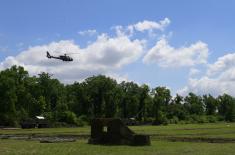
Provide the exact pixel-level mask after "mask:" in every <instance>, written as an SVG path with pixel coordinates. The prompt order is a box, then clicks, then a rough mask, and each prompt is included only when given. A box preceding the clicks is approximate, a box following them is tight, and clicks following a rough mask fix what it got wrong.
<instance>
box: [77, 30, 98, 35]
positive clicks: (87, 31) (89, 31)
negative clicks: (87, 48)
mask: <svg viewBox="0 0 235 155" xmlns="http://www.w3.org/2000/svg"><path fill="white" fill-rule="evenodd" d="M78 34H80V35H82V36H86V35H88V36H93V35H96V34H97V31H96V30H95V29H92V30H85V31H79V32H78Z"/></svg>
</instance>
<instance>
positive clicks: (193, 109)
mask: <svg viewBox="0 0 235 155" xmlns="http://www.w3.org/2000/svg"><path fill="white" fill-rule="evenodd" d="M184 102H185V103H184V106H185V108H186V110H187V111H188V112H189V114H195V115H202V114H203V113H204V105H203V102H202V98H201V96H197V95H196V94H194V93H192V92H190V93H189V94H188V96H186V97H185V98H184Z"/></svg>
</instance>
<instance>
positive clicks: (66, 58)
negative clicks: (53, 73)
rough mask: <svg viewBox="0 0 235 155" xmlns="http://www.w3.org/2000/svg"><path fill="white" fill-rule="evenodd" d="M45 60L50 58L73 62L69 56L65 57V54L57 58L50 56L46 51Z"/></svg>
mask: <svg viewBox="0 0 235 155" xmlns="http://www.w3.org/2000/svg"><path fill="white" fill-rule="evenodd" d="M47 58H49V59H51V58H54V59H60V60H62V61H73V58H71V57H70V56H67V55H66V54H64V55H59V56H58V57H56V56H52V55H50V53H49V52H48V51H47Z"/></svg>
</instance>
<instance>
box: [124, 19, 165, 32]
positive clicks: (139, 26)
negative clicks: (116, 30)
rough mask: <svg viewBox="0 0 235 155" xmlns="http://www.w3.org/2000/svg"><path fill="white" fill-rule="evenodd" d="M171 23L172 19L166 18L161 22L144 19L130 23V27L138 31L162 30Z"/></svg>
mask: <svg viewBox="0 0 235 155" xmlns="http://www.w3.org/2000/svg"><path fill="white" fill-rule="evenodd" d="M169 24H170V20H169V19H168V18H165V19H164V20H161V21H159V22H155V21H149V20H144V21H142V22H138V23H136V24H133V25H129V26H128V27H129V29H132V28H133V29H135V30H136V31H140V32H143V31H146V30H161V31H163V30H164V29H165V28H166V27H167V26H168V25H169Z"/></svg>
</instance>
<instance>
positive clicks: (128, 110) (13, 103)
mask: <svg viewBox="0 0 235 155" xmlns="http://www.w3.org/2000/svg"><path fill="white" fill-rule="evenodd" d="M38 115H43V116H45V117H46V118H47V119H48V120H49V121H50V122H51V123H53V124H61V126H63V124H64V125H66V124H69V125H80V126H82V125H84V124H89V122H90V119H92V118H94V117H106V118H109V117H119V118H123V119H130V118H135V119H136V120H137V121H138V122H140V123H142V124H143V123H150V121H152V123H153V124H168V123H174V124H176V123H207V122H217V121H229V122H234V121H235V98H234V97H232V96H230V95H228V94H223V95H220V96H218V97H213V96H211V95H210V94H206V95H203V96H199V95H196V94H194V93H192V92H190V93H189V94H188V95H187V96H185V97H183V96H180V95H178V94H176V96H175V97H172V95H171V92H170V90H169V89H168V88H166V87H162V86H158V87H155V88H154V89H151V88H150V87H149V86H148V85H146V84H143V85H138V84H136V83H134V82H125V81H123V82H121V83H117V81H116V80H114V79H112V78H109V77H106V76H104V75H98V76H92V77H89V78H87V79H85V80H84V81H83V82H75V83H73V84H67V85H64V84H62V83H61V82H60V81H59V80H57V79H54V78H53V77H52V75H50V74H48V73H44V72H42V73H40V74H39V75H38V76H33V77H31V76H29V74H28V72H27V71H25V70H24V68H23V67H20V66H12V67H11V68H9V69H5V70H2V71H1V72H0V126H18V125H19V124H20V122H21V121H22V120H24V119H27V118H35V116H38Z"/></svg>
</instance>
